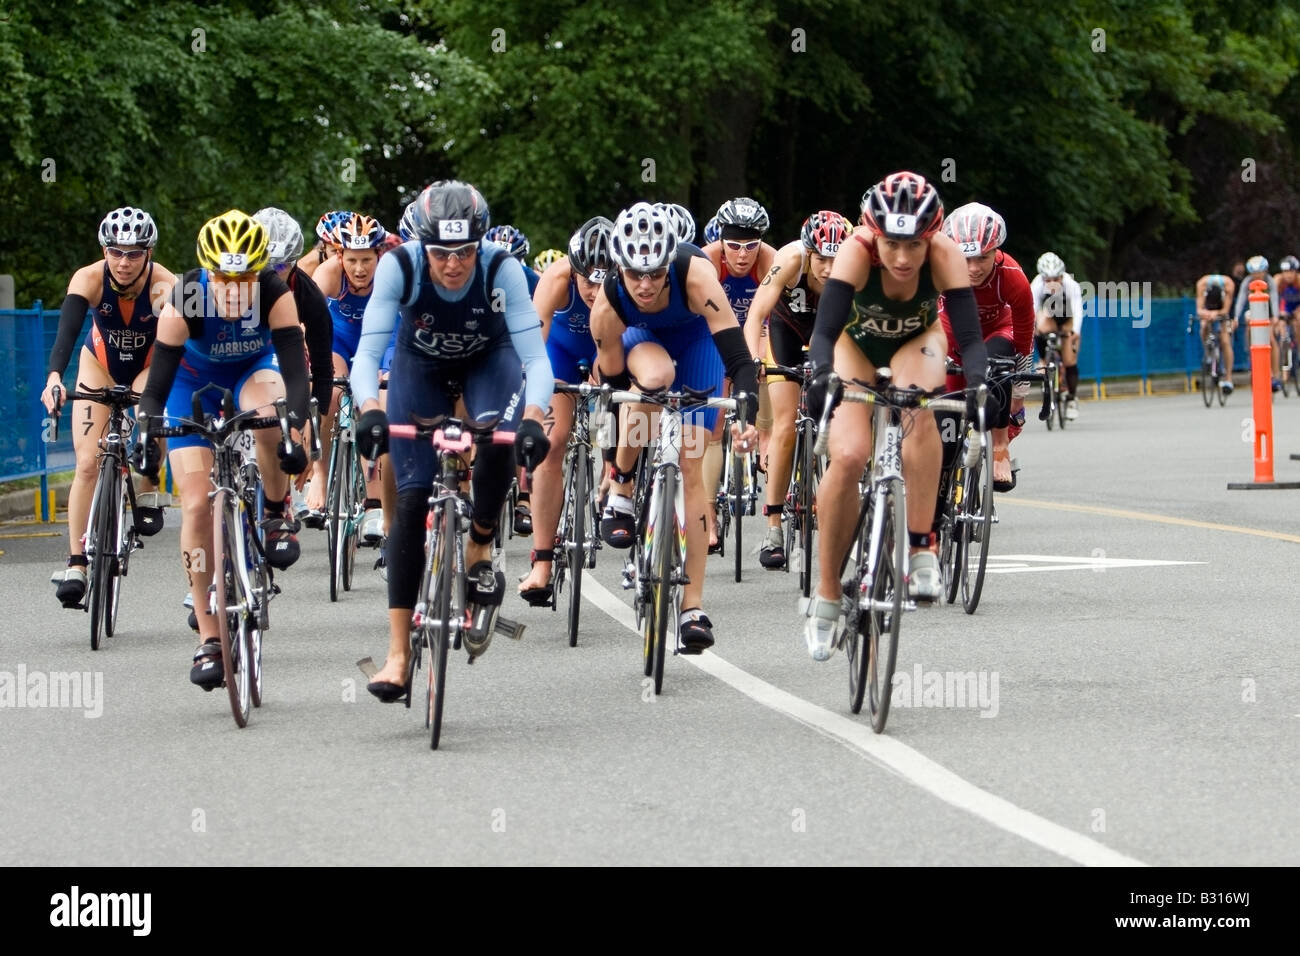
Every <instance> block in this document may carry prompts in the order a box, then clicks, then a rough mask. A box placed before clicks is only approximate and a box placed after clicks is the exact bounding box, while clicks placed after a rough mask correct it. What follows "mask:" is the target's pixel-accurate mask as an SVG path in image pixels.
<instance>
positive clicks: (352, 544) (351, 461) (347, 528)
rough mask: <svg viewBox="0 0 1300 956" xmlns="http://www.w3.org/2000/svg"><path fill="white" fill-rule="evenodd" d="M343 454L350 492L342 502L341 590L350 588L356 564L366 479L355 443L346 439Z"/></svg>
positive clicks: (363, 512) (363, 510)
mask: <svg viewBox="0 0 1300 956" xmlns="http://www.w3.org/2000/svg"><path fill="white" fill-rule="evenodd" d="M343 454H344V455H345V459H344V460H345V461H346V462H347V465H346V470H347V476H348V484H347V487H348V490H349V492H350V494H348V496H347V500H346V501H345V502H344V504H346V505H347V516H348V517H347V522H346V523H345V524H344V525H343V534H342V537H343V561H342V565H343V573H342V575H341V578H342V581H343V590H345V591H351V590H352V579H353V572H354V571H355V570H356V565H357V549H358V548H359V547H360V546H361V544H360V541H359V540H358V539H359V538H360V536H361V518H362V515H364V514H365V508H364V507H363V506H364V504H365V501H366V479H365V475H364V474H363V471H362V468H361V459H360V458H359V457H358V456H357V446H356V444H355V443H354V442H353V441H351V440H348V442H347V443H346V447H345V448H344V452H343Z"/></svg>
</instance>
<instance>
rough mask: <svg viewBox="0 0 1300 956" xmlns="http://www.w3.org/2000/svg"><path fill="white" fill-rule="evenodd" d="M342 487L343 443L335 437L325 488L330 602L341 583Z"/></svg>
mask: <svg viewBox="0 0 1300 956" xmlns="http://www.w3.org/2000/svg"><path fill="white" fill-rule="evenodd" d="M343 485H344V480H343V441H342V438H341V437H337V436H336V437H335V439H334V443H333V446H332V447H331V448H330V472H329V483H328V484H327V485H326V486H325V488H326V491H325V533H326V536H327V538H328V541H327V546H328V550H329V562H330V600H331V601H337V600H338V599H339V586H340V585H341V584H342V583H343V582H342V580H341V574H342V571H341V568H340V567H339V556H340V555H341V554H342V540H341V539H342V537H343V521H344V517H343V498H344V491H343Z"/></svg>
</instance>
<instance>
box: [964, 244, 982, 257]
mask: <svg viewBox="0 0 1300 956" xmlns="http://www.w3.org/2000/svg"><path fill="white" fill-rule="evenodd" d="M959 245H960V247H961V254H962V255H963V256H965V257H966V258H968V259H969V258H970V257H971V256H978V255H979V254H980V244H979V243H978V242H963V243H959Z"/></svg>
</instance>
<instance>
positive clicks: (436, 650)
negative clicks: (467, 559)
mask: <svg viewBox="0 0 1300 956" xmlns="http://www.w3.org/2000/svg"><path fill="white" fill-rule="evenodd" d="M438 520H439V522H440V524H441V529H440V533H439V535H438V537H439V538H440V539H441V540H440V541H439V542H438V548H439V558H438V566H437V568H436V575H435V585H436V594H435V595H434V603H435V608H436V610H435V613H434V617H433V620H434V621H435V622H436V626H435V628H434V633H433V634H432V635H430V636H431V639H432V642H433V646H432V648H431V653H430V654H429V684H428V707H429V728H430V729H429V749H430V750H437V749H438V743H439V741H440V740H441V738H442V711H443V705H444V704H445V702H446V696H447V662H448V659H449V658H450V654H449V649H450V646H451V639H450V635H451V624H452V620H453V617H454V616H455V614H456V608H455V606H454V602H453V600H452V591H453V587H454V585H455V575H456V531H455V528H456V524H457V523H458V520H457V517H456V514H455V503H454V502H451V501H447V502H443V505H442V513H441V514H440V515H439V517H438ZM457 623H460V622H459V621H457Z"/></svg>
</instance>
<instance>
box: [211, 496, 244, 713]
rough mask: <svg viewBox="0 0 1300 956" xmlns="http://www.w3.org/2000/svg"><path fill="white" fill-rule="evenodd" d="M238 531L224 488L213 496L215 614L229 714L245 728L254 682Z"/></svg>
mask: <svg viewBox="0 0 1300 956" xmlns="http://www.w3.org/2000/svg"><path fill="white" fill-rule="evenodd" d="M238 528H239V525H238V509H237V508H236V507H235V503H234V501H233V500H232V499H231V498H230V496H229V495H228V493H227V492H226V491H225V490H224V489H218V490H217V492H216V493H215V494H214V495H213V497H212V553H213V555H214V556H215V557H216V559H217V560H216V562H215V564H214V566H213V569H212V585H213V590H212V594H213V599H212V603H213V607H212V613H213V614H215V615H216V617H217V633H218V634H219V635H220V637H221V666H222V669H223V670H224V671H225V678H226V680H225V683H226V693H227V695H228V696H229V698H230V713H231V714H232V715H233V716H234V718H235V724H236V725H237V726H239V727H244V726H247V724H248V711H249V707H250V705H251V704H252V680H251V677H250V674H249V656H250V655H249V653H248V646H247V628H246V623H247V622H246V618H245V613H244V609H245V608H247V607H248V595H246V594H244V593H243V584H242V581H241V578H240V575H239V571H238V569H237V563H236V562H237V561H238V560H239V555H238V554H237V553H236V550H235V543H234V538H233V537H232V535H234V534H238V533H239V531H238V530H237V529H238Z"/></svg>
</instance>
